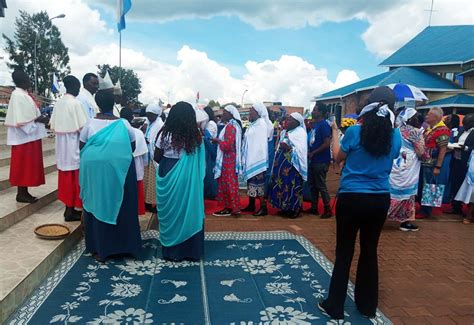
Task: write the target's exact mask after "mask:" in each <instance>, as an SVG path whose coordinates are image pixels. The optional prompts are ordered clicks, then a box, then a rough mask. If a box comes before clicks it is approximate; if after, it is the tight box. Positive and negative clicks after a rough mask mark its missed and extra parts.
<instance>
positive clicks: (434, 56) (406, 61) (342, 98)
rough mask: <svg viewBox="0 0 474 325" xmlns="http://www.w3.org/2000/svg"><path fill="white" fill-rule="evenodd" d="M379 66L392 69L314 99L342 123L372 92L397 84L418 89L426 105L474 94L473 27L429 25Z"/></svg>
mask: <svg viewBox="0 0 474 325" xmlns="http://www.w3.org/2000/svg"><path fill="white" fill-rule="evenodd" d="M380 65H381V66H384V67H387V68H388V69H389V70H388V71H387V72H384V73H381V74H378V75H376V76H373V77H370V78H367V79H364V80H361V81H358V82H356V83H353V84H351V85H348V86H344V87H341V88H338V89H335V90H332V91H329V92H326V93H324V94H321V95H319V96H316V97H315V98H314V100H315V101H317V102H323V103H325V104H328V105H330V106H331V108H332V111H333V112H334V113H336V118H337V119H338V120H339V119H340V118H341V116H342V115H345V114H352V113H356V112H358V111H359V109H360V108H362V107H363V106H364V105H365V104H366V102H367V98H368V96H369V94H370V91H371V90H372V89H374V88H376V87H379V86H386V85H389V84H394V83H404V84H410V85H413V86H416V87H418V88H419V89H421V90H422V91H423V92H424V93H425V95H426V96H427V97H428V99H429V103H425V104H427V105H428V104H430V103H431V102H436V101H438V100H442V99H444V98H447V97H453V98H458V97H456V96H457V95H467V94H474V25H461V26H429V27H427V28H425V29H424V30H423V31H422V32H420V33H419V34H418V35H416V36H415V37H414V38H413V39H412V40H410V41H409V42H408V43H406V44H405V45H404V46H402V47H401V48H400V49H399V50H397V51H396V52H394V53H393V54H392V55H390V56H389V57H388V58H386V59H385V60H384V61H382V62H381V63H380ZM460 98H464V97H460ZM425 106H426V105H425Z"/></svg>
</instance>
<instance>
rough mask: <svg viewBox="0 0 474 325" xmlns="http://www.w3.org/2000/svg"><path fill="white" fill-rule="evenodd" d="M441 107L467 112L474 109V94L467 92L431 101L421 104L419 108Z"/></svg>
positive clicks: (450, 111)
mask: <svg viewBox="0 0 474 325" xmlns="http://www.w3.org/2000/svg"><path fill="white" fill-rule="evenodd" d="M433 107H440V108H442V109H443V110H446V111H448V110H449V113H459V114H467V113H469V112H472V109H474V96H472V95H466V94H458V95H454V96H450V97H447V98H443V99H438V100H434V101H431V102H429V103H427V104H425V105H422V106H419V107H418V109H430V108H433Z"/></svg>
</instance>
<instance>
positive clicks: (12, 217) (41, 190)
mask: <svg viewBox="0 0 474 325" xmlns="http://www.w3.org/2000/svg"><path fill="white" fill-rule="evenodd" d="M57 188H58V173H57V172H54V173H50V174H48V175H46V184H44V185H41V186H38V187H32V188H30V193H31V194H32V195H33V196H36V197H37V198H38V199H39V200H38V201H37V202H35V203H33V204H29V203H18V202H16V191H17V190H16V187H10V188H8V189H5V190H3V191H0V202H2V205H1V206H0V236H2V231H4V230H5V229H7V228H9V227H11V226H12V225H14V224H16V223H17V222H20V221H21V220H23V219H25V218H27V217H28V216H30V215H32V214H33V213H35V212H36V211H38V210H39V209H41V208H43V207H45V206H46V205H48V204H50V203H51V202H54V201H55V200H56V199H57Z"/></svg>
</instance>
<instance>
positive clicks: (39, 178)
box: [5, 70, 47, 203]
mask: <svg viewBox="0 0 474 325" xmlns="http://www.w3.org/2000/svg"><path fill="white" fill-rule="evenodd" d="M12 79H13V82H14V83H15V85H16V88H15V90H14V91H13V92H12V94H11V97H10V102H9V103H8V111H7V116H6V118H5V125H6V126H7V128H8V129H7V145H10V146H12V149H11V150H12V153H11V162H10V184H11V186H17V187H18V192H17V196H16V201H17V202H21V203H34V202H36V201H37V200H38V199H37V198H35V197H34V196H32V195H31V194H30V193H29V192H28V187H31V186H40V185H42V184H44V183H45V177H44V166H43V148H42V143H41V139H42V138H44V137H46V136H47V133H46V129H45V127H44V123H46V122H47V117H45V116H42V115H41V112H40V110H39V109H38V107H36V104H35V102H34V100H33V98H32V97H31V96H30V95H29V94H28V89H30V87H31V82H30V78H29V77H28V75H27V74H26V73H25V72H24V71H22V70H16V71H14V72H13V73H12Z"/></svg>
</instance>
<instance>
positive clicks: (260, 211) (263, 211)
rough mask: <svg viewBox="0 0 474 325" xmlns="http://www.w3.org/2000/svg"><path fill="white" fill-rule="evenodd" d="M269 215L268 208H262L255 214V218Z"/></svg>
mask: <svg viewBox="0 0 474 325" xmlns="http://www.w3.org/2000/svg"><path fill="white" fill-rule="evenodd" d="M267 214H268V210H267V207H263V208H260V210H258V211H257V212H256V213H254V214H253V216H254V217H263V216H266V215H267Z"/></svg>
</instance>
